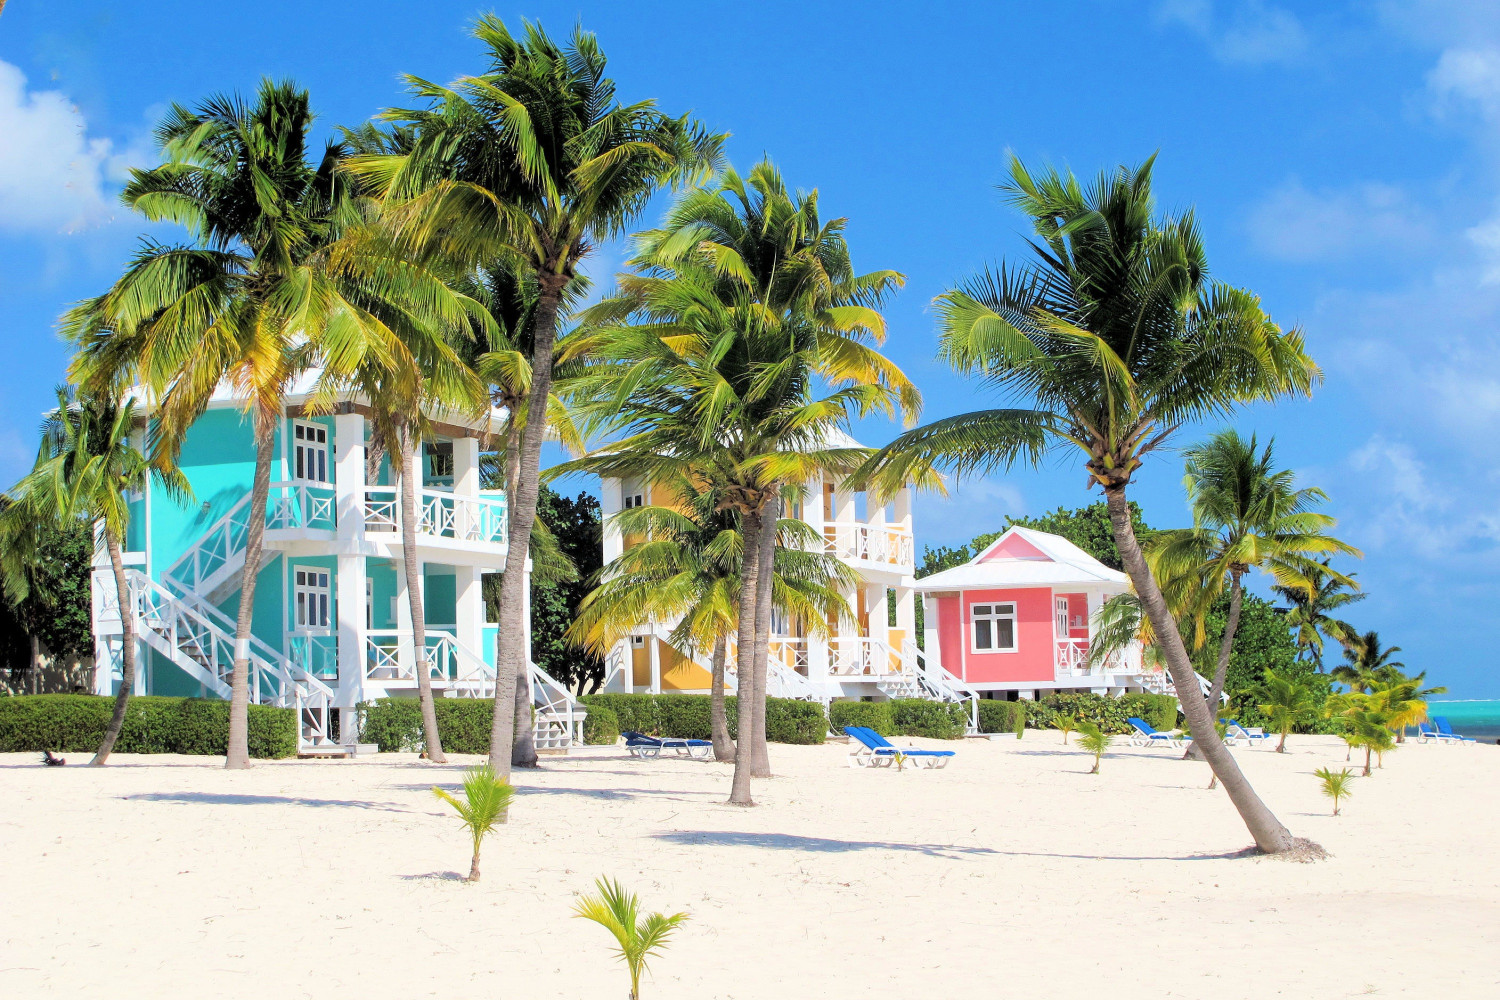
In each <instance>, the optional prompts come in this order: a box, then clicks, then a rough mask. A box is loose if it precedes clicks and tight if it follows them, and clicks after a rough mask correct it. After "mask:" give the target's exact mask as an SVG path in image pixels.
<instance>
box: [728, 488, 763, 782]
mask: <svg viewBox="0 0 1500 1000" xmlns="http://www.w3.org/2000/svg"><path fill="white" fill-rule="evenodd" d="M761 530H762V529H761V515H760V512H759V511H750V510H747V511H745V512H744V515H743V516H742V517H741V518H740V533H741V534H742V535H743V538H744V554H743V556H742V557H741V562H740V622H739V641H738V643H737V644H736V646H735V651H734V652H735V674H736V676H737V677H738V681H739V683H738V691H737V697H736V698H735V702H736V705H735V707H736V708H737V709H738V712H737V713H736V714H737V715H738V717H739V725H738V730H739V739H738V740H736V741H735V748H734V781H733V783H732V784H731V785H730V787H729V804H730V805H733V806H753V805H755V800H754V799H752V798H751V797H750V775H751V773H752V772H753V770H754V762H753V761H752V759H751V757H752V755H753V753H754V751H753V750H752V749H751V748H752V747H753V746H754V745H755V740H754V739H753V738H752V737H751V735H750V734H751V732H753V731H754V729H755V706H754V702H755V693H754V687H755V679H754V677H755V615H754V614H753V611H754V609H755V608H756V600H757V599H758V597H759V595H760V585H759V584H760V558H759V555H760V535H761ZM747 609H748V610H749V611H751V612H752V613H750V614H747V613H746V611H747Z"/></svg>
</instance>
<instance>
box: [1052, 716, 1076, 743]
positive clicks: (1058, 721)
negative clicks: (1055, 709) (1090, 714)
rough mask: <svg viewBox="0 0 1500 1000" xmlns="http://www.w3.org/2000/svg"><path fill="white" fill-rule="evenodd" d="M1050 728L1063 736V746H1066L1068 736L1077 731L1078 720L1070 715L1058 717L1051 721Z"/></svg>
mask: <svg viewBox="0 0 1500 1000" xmlns="http://www.w3.org/2000/svg"><path fill="white" fill-rule="evenodd" d="M1052 727H1053V728H1054V729H1056V730H1058V731H1059V732H1061V733H1062V734H1063V746H1067V745H1068V734H1069V733H1076V732H1077V731H1078V720H1077V719H1075V718H1073V717H1072V716H1071V715H1059V716H1058V717H1057V718H1055V719H1053V720H1052Z"/></svg>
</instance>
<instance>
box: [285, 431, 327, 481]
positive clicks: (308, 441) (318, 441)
mask: <svg viewBox="0 0 1500 1000" xmlns="http://www.w3.org/2000/svg"><path fill="white" fill-rule="evenodd" d="M292 478H294V479H298V480H301V481H303V482H311V483H328V482H332V480H331V479H329V478H328V428H326V427H324V426H323V425H322V424H305V423H302V422H301V421H297V422H296V423H294V424H292Z"/></svg>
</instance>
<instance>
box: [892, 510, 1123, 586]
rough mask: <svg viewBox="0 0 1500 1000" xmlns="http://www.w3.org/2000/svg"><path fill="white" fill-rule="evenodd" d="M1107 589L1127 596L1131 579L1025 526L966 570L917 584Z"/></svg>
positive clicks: (936, 575)
mask: <svg viewBox="0 0 1500 1000" xmlns="http://www.w3.org/2000/svg"><path fill="white" fill-rule="evenodd" d="M1059 586H1079V587H1104V588H1105V589H1108V590H1112V591H1123V590H1125V589H1126V587H1128V586H1129V578H1128V577H1127V576H1126V575H1125V574H1124V573H1121V572H1120V571H1118V570H1113V569H1110V568H1109V567H1108V566H1106V565H1104V564H1103V563H1102V562H1100V561H1099V560H1097V559H1095V558H1094V557H1093V556H1091V555H1089V554H1088V553H1087V552H1085V551H1083V550H1082V549H1080V548H1079V547H1078V546H1076V545H1074V544H1073V543H1072V542H1070V541H1068V540H1067V539H1066V538H1063V537H1062V536H1061V535H1051V534H1048V533H1047V532H1045V531H1034V530H1032V529H1031V528H1022V527H1020V526H1019V525H1017V526H1015V527H1012V528H1009V529H1007V530H1006V532H1005V533H1004V534H1003V535H1001V536H1000V537H999V538H997V539H995V540H994V541H993V542H991V543H990V544H989V545H988V546H986V547H985V549H984V551H982V552H980V553H979V554H978V555H976V556H975V557H974V558H973V559H970V560H969V561H968V562H966V563H964V564H963V565H962V566H955V567H953V568H952V569H945V570H943V571H942V572H941V573H934V574H933V575H932V576H926V577H923V578H922V579H920V580H918V581H916V584H915V586H914V588H913V589H915V590H919V591H925V592H931V591H936V590H976V589H980V588H991V587H1059Z"/></svg>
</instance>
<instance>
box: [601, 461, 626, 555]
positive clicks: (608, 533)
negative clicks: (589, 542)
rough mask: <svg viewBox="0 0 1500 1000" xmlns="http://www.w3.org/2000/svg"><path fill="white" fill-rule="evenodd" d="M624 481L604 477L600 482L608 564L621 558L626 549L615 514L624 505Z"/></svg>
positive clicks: (605, 552)
mask: <svg viewBox="0 0 1500 1000" xmlns="http://www.w3.org/2000/svg"><path fill="white" fill-rule="evenodd" d="M623 487H624V483H623V482H622V481H620V480H618V479H608V478H606V479H604V480H603V481H602V482H601V483H600V484H599V514H600V516H601V517H602V518H603V519H604V564H605V565H606V566H607V565H609V564H610V563H612V562H614V561H615V560H616V559H618V558H620V555H621V553H623V552H624V551H625V539H624V536H622V535H621V534H620V529H619V527H618V525H616V524H615V521H614V516H615V514H617V513H619V511H620V508H621V507H623V506H624V504H625V500H624V496H625V494H624V489H623Z"/></svg>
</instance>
